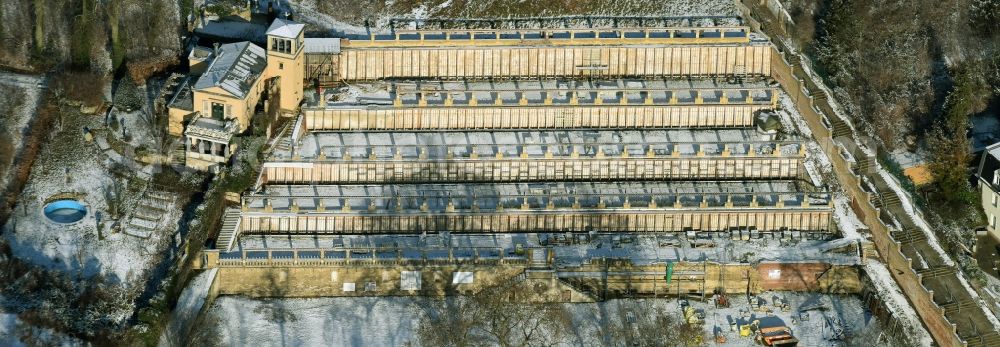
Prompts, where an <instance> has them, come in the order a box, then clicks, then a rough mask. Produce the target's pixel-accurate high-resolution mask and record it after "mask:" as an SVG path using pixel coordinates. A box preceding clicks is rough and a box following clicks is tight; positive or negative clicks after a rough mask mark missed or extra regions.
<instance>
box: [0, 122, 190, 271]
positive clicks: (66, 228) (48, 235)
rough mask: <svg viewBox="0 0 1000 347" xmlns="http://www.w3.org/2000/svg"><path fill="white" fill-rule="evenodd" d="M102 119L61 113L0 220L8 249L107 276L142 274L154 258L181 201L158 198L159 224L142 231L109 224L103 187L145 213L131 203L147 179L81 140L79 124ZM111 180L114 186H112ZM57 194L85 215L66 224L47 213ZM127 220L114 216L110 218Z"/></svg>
mask: <svg viewBox="0 0 1000 347" xmlns="http://www.w3.org/2000/svg"><path fill="white" fill-rule="evenodd" d="M101 124H102V120H101V118H100V117H95V116H67V117H65V121H64V124H63V126H62V131H59V132H57V133H56V134H55V135H54V138H53V140H52V142H51V143H50V144H48V145H47V146H45V147H44V149H43V151H42V153H40V154H39V156H38V160H37V161H36V162H35V166H34V168H33V170H32V174H31V177H30V178H29V181H28V184H27V186H26V187H25V189H24V191H23V192H22V196H21V198H20V199H19V203H18V205H17V206H16V208H15V210H14V213H13V215H12V216H11V219H10V220H9V221H8V223H7V224H6V225H4V226H3V228H4V229H3V230H4V236H5V238H6V239H7V241H8V242H9V244H10V246H11V248H12V250H13V252H14V255H15V256H17V257H19V258H23V259H26V260H28V261H30V262H33V263H35V264H38V265H41V266H45V267H49V268H54V269H60V270H65V271H68V272H71V273H76V274H79V275H81V276H84V277H90V276H94V275H97V274H102V275H104V276H105V277H106V278H107V279H108V280H109V281H111V282H112V283H117V282H124V283H131V282H134V281H136V280H139V279H140V278H142V275H143V273H144V272H145V271H146V270H147V269H148V268H150V266H152V265H153V264H154V263H155V262H156V261H157V260H158V259H159V255H158V253H159V251H161V250H162V249H163V247H164V246H165V243H164V242H165V241H166V240H167V239H169V238H170V237H171V236H172V235H171V234H172V231H173V230H175V229H176V223H177V220H178V219H179V218H180V209H179V208H169V207H168V206H164V207H168V208H167V209H166V214H165V215H163V216H162V218H160V219H159V220H158V224H157V228H158V229H159V230H161V231H162V232H155V233H152V234H151V236H150V237H149V238H137V237H133V236H128V235H125V234H123V233H115V232H113V231H112V225H113V224H114V223H115V221H113V220H111V219H110V217H111V215H110V214H109V212H108V211H109V200H108V198H107V196H108V194H109V193H112V192H117V193H118V194H120V196H121V198H120V200H121V201H122V202H121V206H122V207H121V209H122V211H123V212H136V213H144V212H146V211H133V209H135V208H136V207H137V206H140V197H141V196H142V192H143V191H145V190H146V188H147V187H146V184H145V182H144V181H143V180H142V179H137V178H135V177H120V176H119V175H117V174H115V173H112V172H111V170H110V167H112V166H113V163H112V160H111V159H109V158H108V157H107V156H106V155H105V153H104V152H103V151H101V150H100V149H98V146H97V145H96V144H95V143H93V142H92V143H87V142H85V141H84V139H83V132H82V129H83V128H84V127H90V128H91V129H94V128H98V127H100V126H101ZM125 170H126V171H135V170H137V168H133V167H126V168H125ZM116 182H118V184H120V185H121V189H120V190H119V189H116V188H114V187H115V185H116ZM59 194H67V195H69V196H72V197H75V198H77V200H78V201H80V202H82V203H83V204H84V205H85V206H86V208H87V214H86V216H85V217H84V218H83V219H82V220H80V221H79V222H76V223H73V224H69V225H66V224H57V223H55V222H53V221H51V220H49V219H48V218H46V217H45V216H44V215H43V212H42V211H43V208H44V206H45V204H46V203H47V202H49V201H50V200H51V199H52V198H54V197H55V196H57V195H59ZM112 200H114V199H112ZM127 221H128V220H127V219H126V218H121V219H120V220H119V221H117V222H119V223H121V224H126V223H127ZM122 227H123V228H125V225H122Z"/></svg>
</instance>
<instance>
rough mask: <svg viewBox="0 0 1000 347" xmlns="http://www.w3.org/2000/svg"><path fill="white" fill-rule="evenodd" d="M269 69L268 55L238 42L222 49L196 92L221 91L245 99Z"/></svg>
mask: <svg viewBox="0 0 1000 347" xmlns="http://www.w3.org/2000/svg"><path fill="white" fill-rule="evenodd" d="M266 67H267V53H266V52H265V51H264V49H263V48H260V46H257V45H255V44H252V43H250V42H237V43H230V44H225V45H222V46H220V47H219V54H217V55H216V57H215V59H213V60H212V64H211V65H209V66H208V69H207V70H206V71H205V73H204V74H202V75H201V78H198V82H197V83H195V85H194V89H195V90H201V89H206V88H211V87H220V88H222V89H223V90H225V91H227V92H229V93H230V94H232V95H233V96H235V97H238V98H244V97H246V95H247V93H249V92H250V87H252V86H253V84H254V82H256V81H257V78H260V75H261V73H263V72H264V68H266Z"/></svg>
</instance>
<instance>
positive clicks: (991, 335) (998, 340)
mask: <svg viewBox="0 0 1000 347" xmlns="http://www.w3.org/2000/svg"><path fill="white" fill-rule="evenodd" d="M965 341H966V342H968V343H969V347H987V346H1000V333H998V332H996V331H990V332H986V333H984V334H981V335H979V336H972V337H967V338H965Z"/></svg>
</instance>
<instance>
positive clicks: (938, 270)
mask: <svg viewBox="0 0 1000 347" xmlns="http://www.w3.org/2000/svg"><path fill="white" fill-rule="evenodd" d="M954 273H955V269H952V268H951V267H948V266H935V267H930V268H926V269H920V270H917V274H919V275H920V276H921V277H922V278H925V279H927V278H934V277H940V276H947V275H951V274H954Z"/></svg>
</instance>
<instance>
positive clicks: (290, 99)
mask: <svg viewBox="0 0 1000 347" xmlns="http://www.w3.org/2000/svg"><path fill="white" fill-rule="evenodd" d="M304 28H305V25H304V24H301V23H296V22H293V21H290V20H285V19H280V18H279V19H275V20H274V22H272V23H271V26H270V27H269V28H267V78H275V77H276V78H277V79H276V80H275V81H276V83H277V87H278V88H279V91H278V99H279V100H278V102H279V103H278V107H279V108H280V110H281V112H282V113H294V112H296V111H297V109H298V107H299V103H300V102H302V94H303V92H302V79H303V78H304V74H305V64H304V58H303V41H304V40H303V29H304ZM272 102H273V101H272Z"/></svg>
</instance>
